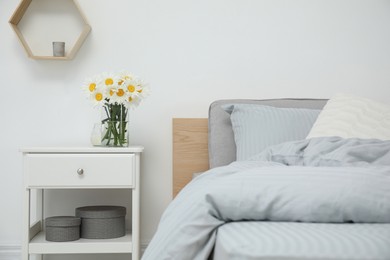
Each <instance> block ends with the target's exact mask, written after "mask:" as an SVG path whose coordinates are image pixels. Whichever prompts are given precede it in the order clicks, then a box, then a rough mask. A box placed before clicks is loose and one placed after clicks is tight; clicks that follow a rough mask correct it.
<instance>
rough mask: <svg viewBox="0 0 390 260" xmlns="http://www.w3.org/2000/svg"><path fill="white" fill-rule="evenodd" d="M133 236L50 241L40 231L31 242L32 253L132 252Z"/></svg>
mask: <svg viewBox="0 0 390 260" xmlns="http://www.w3.org/2000/svg"><path fill="white" fill-rule="evenodd" d="M132 248H133V245H132V236H131V232H130V231H127V232H126V235H125V236H123V237H119V238H112V239H84V238H81V239H79V240H76V241H69V242H49V241H46V239H45V232H43V231H42V232H39V233H38V234H37V235H36V236H35V237H34V238H33V239H32V240H31V241H30V243H29V250H28V251H29V253H30V254H96V253H99V254H104V253H107V254H108V253H131V252H132Z"/></svg>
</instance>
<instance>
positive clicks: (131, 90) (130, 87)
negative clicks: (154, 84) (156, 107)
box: [127, 85, 135, 93]
mask: <svg viewBox="0 0 390 260" xmlns="http://www.w3.org/2000/svg"><path fill="white" fill-rule="evenodd" d="M127 90H128V91H129V92H131V93H133V92H134V91H135V87H134V86H133V85H128V86H127Z"/></svg>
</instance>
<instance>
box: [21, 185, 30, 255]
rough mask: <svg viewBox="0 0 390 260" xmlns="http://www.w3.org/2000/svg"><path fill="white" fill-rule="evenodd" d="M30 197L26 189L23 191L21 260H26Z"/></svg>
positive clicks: (28, 238)
mask: <svg viewBox="0 0 390 260" xmlns="http://www.w3.org/2000/svg"><path fill="white" fill-rule="evenodd" d="M30 196H31V190H30V189H26V190H25V191H24V197H23V200H24V206H23V238H22V241H23V244H22V260H28V259H29V258H30V257H29V254H28V244H29V242H30V209H31V208H30V201H31V200H30Z"/></svg>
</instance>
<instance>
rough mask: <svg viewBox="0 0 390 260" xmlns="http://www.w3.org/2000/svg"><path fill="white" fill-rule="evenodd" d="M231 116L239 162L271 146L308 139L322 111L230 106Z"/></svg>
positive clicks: (248, 105) (228, 106)
mask: <svg viewBox="0 0 390 260" xmlns="http://www.w3.org/2000/svg"><path fill="white" fill-rule="evenodd" d="M222 108H223V109H224V110H225V111H226V112H228V113H229V114H230V119H231V121H232V126H233V133H234V140H235V143H236V148H237V161H244V160H246V159H248V158H250V157H252V156H253V155H256V154H257V153H259V152H261V151H263V150H264V149H265V148H267V147H268V146H271V145H275V144H280V143H283V142H288V141H295V140H301V139H305V138H306V136H307V135H308V133H309V132H310V129H311V128H312V126H313V124H314V122H315V121H316V119H317V117H318V115H319V113H320V112H321V110H316V109H304V108H278V107H271V106H263V105H252V104H231V105H224V106H222Z"/></svg>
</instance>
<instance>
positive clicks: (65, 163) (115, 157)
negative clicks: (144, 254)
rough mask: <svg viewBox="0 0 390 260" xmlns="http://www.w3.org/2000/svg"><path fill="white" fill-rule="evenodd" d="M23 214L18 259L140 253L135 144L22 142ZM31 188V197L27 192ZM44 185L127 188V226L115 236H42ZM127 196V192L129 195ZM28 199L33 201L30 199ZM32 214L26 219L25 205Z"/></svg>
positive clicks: (134, 259)
mask: <svg viewBox="0 0 390 260" xmlns="http://www.w3.org/2000/svg"><path fill="white" fill-rule="evenodd" d="M21 151H22V152H23V166H24V168H23V171H24V188H25V195H24V217H23V246H22V247H23V248H22V260H28V259H29V258H30V254H37V255H41V256H42V255H44V254H83V253H102V254H104V253H131V259H132V260H138V259H139V257H140V155H141V153H142V151H143V147H141V146H131V147H126V148H111V147H110V148H104V147H50V148H49V147H34V148H23V149H21ZM33 189H36V190H37V194H38V195H37V200H36V201H34V203H33V201H32V199H31V192H32V190H33ZM46 189H131V191H132V201H131V205H132V206H131V214H132V216H131V219H132V221H131V222H132V223H131V227H127V229H129V230H131V232H130V231H128V232H126V236H124V237H121V238H115V239H80V240H77V241H72V242H48V241H46V240H45V234H44V226H43V225H44V223H43V218H44V213H43V212H44V210H43V208H44V202H43V201H44V195H43V194H44V192H43V191H44V190H46ZM129 199H130V198H129ZM33 204H34V205H33ZM33 208H34V211H35V210H36V212H37V215H38V221H37V222H36V223H30V222H31V221H30V215H31V211H32V209H33Z"/></svg>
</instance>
